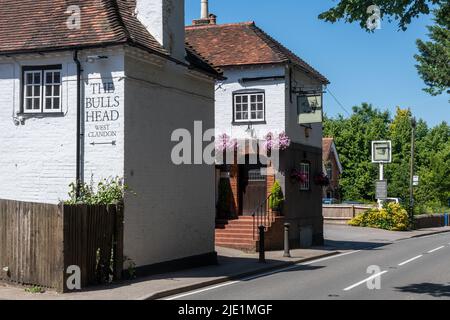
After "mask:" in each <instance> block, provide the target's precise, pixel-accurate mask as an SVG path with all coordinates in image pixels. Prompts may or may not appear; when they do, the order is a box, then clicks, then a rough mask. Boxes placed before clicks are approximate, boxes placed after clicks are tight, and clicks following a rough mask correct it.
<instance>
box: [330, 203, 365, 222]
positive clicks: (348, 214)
mask: <svg viewBox="0 0 450 320" xmlns="http://www.w3.org/2000/svg"><path fill="white" fill-rule="evenodd" d="M370 208H372V206H363V205H340V204H339V205H337V204H336V205H323V209H322V212H323V219H324V222H325V223H329V224H346V223H347V222H348V221H350V220H351V219H353V218H354V217H355V216H357V215H358V214H361V213H364V212H366V211H367V210H368V209H370Z"/></svg>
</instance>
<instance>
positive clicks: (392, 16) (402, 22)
mask: <svg viewBox="0 0 450 320" xmlns="http://www.w3.org/2000/svg"><path fill="white" fill-rule="evenodd" d="M446 1H447V0H340V1H339V3H338V4H337V5H336V6H335V7H334V8H331V9H330V10H328V11H326V12H323V13H321V14H320V15H319V19H321V20H324V21H327V22H331V23H335V22H337V21H339V20H341V19H343V20H345V21H346V22H349V23H353V22H356V21H359V23H360V25H361V28H363V29H366V30H368V31H371V30H370V29H368V28H367V19H368V18H369V17H370V15H371V13H368V12H367V8H369V7H370V6H372V5H377V6H378V7H379V8H380V11H381V18H383V17H387V18H388V19H389V21H391V20H397V21H399V23H398V25H399V28H400V29H402V30H406V29H407V27H408V25H409V24H410V23H411V21H412V19H413V18H417V17H418V16H420V15H423V14H425V15H426V14H429V13H430V12H431V7H432V6H433V5H435V4H440V3H441V2H446Z"/></svg>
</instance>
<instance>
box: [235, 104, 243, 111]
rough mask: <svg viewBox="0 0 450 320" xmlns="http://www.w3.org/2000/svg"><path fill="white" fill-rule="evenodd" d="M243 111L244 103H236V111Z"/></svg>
mask: <svg viewBox="0 0 450 320" xmlns="http://www.w3.org/2000/svg"><path fill="white" fill-rule="evenodd" d="M241 111H242V105H240V104H237V105H236V112H241Z"/></svg>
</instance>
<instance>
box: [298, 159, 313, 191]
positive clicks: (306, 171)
mask: <svg viewBox="0 0 450 320" xmlns="http://www.w3.org/2000/svg"><path fill="white" fill-rule="evenodd" d="M300 174H301V175H302V177H303V181H302V182H300V190H301V191H309V190H310V188H311V165H310V164H309V163H308V162H302V163H300Z"/></svg>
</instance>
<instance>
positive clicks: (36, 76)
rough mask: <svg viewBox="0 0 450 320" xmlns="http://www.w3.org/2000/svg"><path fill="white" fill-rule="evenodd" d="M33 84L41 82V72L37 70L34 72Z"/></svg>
mask: <svg viewBox="0 0 450 320" xmlns="http://www.w3.org/2000/svg"><path fill="white" fill-rule="evenodd" d="M34 84H41V74H40V73H38V72H36V73H34Z"/></svg>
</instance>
